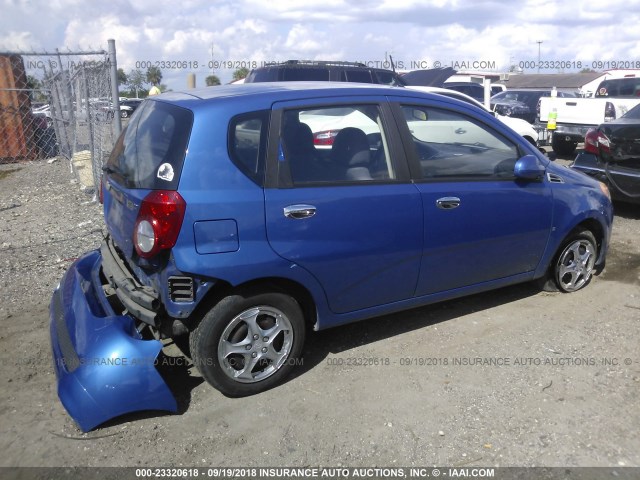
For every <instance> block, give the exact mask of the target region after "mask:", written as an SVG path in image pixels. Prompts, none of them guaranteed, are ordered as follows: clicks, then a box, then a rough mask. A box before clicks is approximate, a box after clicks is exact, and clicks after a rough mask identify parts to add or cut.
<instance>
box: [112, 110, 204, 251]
mask: <svg viewBox="0 0 640 480" xmlns="http://www.w3.org/2000/svg"><path fill="white" fill-rule="evenodd" d="M192 124H193V114H192V112H191V111H190V110H187V109H184V108H181V107H178V106H176V105H173V104H169V103H165V102H162V101H158V100H147V101H145V102H144V103H143V104H142V105H141V106H140V107H138V108H137V109H136V111H135V113H134V114H133V116H132V117H131V120H130V122H129V124H128V125H127V127H126V128H125V129H124V130H123V132H122V134H121V135H120V137H119V138H118V141H117V142H116V145H115V147H114V148H113V151H112V152H111V156H110V157H109V160H108V161H107V164H106V166H105V167H104V169H103V170H104V178H103V195H104V217H105V223H106V225H107V229H108V231H109V234H110V235H111V237H112V239H113V240H114V242H115V243H116V245H117V246H118V247H119V248H120V250H121V251H122V253H123V254H124V255H125V256H126V257H127V258H129V259H130V258H132V257H133V256H134V253H135V250H134V244H133V236H134V229H135V228H136V222H137V220H138V215H139V213H140V207H141V205H142V203H143V201H144V199H145V198H146V197H147V196H148V195H149V194H150V193H151V192H152V191H155V192H157V191H160V192H164V191H168V192H171V191H175V190H177V188H178V182H179V180H180V174H181V172H182V166H183V163H184V158H185V154H186V151H187V144H188V142H189V135H190V132H191V127H192Z"/></svg>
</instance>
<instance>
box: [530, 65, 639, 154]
mask: <svg viewBox="0 0 640 480" xmlns="http://www.w3.org/2000/svg"><path fill="white" fill-rule="evenodd" d="M638 104H640V77H631V78H615V79H610V80H604V81H603V82H602V83H600V85H599V86H598V89H597V90H596V93H595V97H594V98H560V97H543V98H541V99H540V104H539V111H540V113H539V117H538V119H539V124H538V126H539V127H542V128H548V127H546V126H547V122H548V120H549V113H551V112H552V111H553V109H554V108H555V110H556V114H557V117H556V128H555V130H553V129H549V130H552V132H553V133H552V135H551V147H552V148H553V151H554V152H556V153H557V154H558V155H571V154H572V153H573V152H574V151H575V149H576V146H577V145H578V143H580V142H583V141H584V137H585V135H586V133H587V131H589V130H590V129H592V128H596V127H597V126H598V125H600V124H602V123H605V122H609V121H611V120H614V119H616V118H620V117H621V116H622V115H624V114H625V113H627V112H628V111H629V110H631V109H632V108H633V107H635V106H636V105H638Z"/></svg>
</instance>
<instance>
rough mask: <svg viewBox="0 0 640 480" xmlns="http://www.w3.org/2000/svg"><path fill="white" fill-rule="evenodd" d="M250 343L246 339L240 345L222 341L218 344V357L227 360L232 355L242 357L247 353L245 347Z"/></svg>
mask: <svg viewBox="0 0 640 480" xmlns="http://www.w3.org/2000/svg"><path fill="white" fill-rule="evenodd" d="M250 343H251V342H250V341H249V338H248V337H247V338H245V339H244V340H242V341H241V342H240V343H231V342H229V341H227V340H224V339H223V341H222V342H221V344H220V356H221V357H222V358H227V357H228V356H229V355H232V354H234V353H235V354H238V355H243V356H244V355H245V354H246V353H247V345H249V344H250Z"/></svg>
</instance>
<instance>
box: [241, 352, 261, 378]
mask: <svg viewBox="0 0 640 480" xmlns="http://www.w3.org/2000/svg"><path fill="white" fill-rule="evenodd" d="M260 358H261V357H260V356H257V357H255V358H253V357H251V356H250V355H246V356H245V364H244V368H243V369H242V370H240V371H239V372H237V373H236V377H237V378H239V379H242V380H245V381H253V379H254V375H253V369H254V368H255V366H256V364H257V363H258V362H259V361H260Z"/></svg>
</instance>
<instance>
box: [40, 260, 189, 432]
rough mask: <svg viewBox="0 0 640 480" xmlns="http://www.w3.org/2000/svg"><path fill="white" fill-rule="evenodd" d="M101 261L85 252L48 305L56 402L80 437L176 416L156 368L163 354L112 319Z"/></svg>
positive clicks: (128, 322) (123, 320)
mask: <svg viewBox="0 0 640 480" xmlns="http://www.w3.org/2000/svg"><path fill="white" fill-rule="evenodd" d="M100 265H101V256H100V252H99V251H93V252H89V253H87V254H86V255H84V256H83V257H82V258H80V259H78V260H77V261H76V262H75V263H74V264H73V265H72V266H71V267H70V268H69V270H68V271H67V272H66V273H65V275H64V277H63V279H62V281H61V283H60V286H59V287H58V289H56V291H55V292H54V294H53V298H52V300H51V305H50V332H51V347H52V350H53V364H54V369H55V372H56V376H57V381H58V396H59V397H60V400H61V401H62V404H63V405H64V407H65V409H66V410H67V412H68V413H69V415H70V416H71V417H72V418H73V419H74V420H75V421H76V423H77V424H78V426H79V427H80V428H81V429H82V430H83V431H85V432H86V431H89V430H91V429H93V428H95V427H96V426H98V425H100V424H101V423H104V422H105V421H107V420H109V419H111V418H114V417H117V416H119V415H123V414H125V413H130V412H134V411H138V410H168V411H171V412H176V411H177V403H176V400H175V398H174V397H173V394H172V393H171V391H170V390H169V387H167V385H166V384H165V382H164V380H163V379H162V377H161V376H160V374H159V373H158V371H157V370H156V368H155V361H156V359H157V357H158V354H159V353H160V351H161V349H162V344H161V343H160V342H159V341H157V340H143V339H142V337H141V335H140V334H139V333H138V331H137V330H136V326H135V322H134V320H133V318H131V317H130V316H127V315H116V314H114V312H113V310H112V309H111V307H110V305H109V302H108V300H107V298H106V296H105V294H104V292H103V290H102V285H101V282H100V277H99V274H100Z"/></svg>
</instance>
